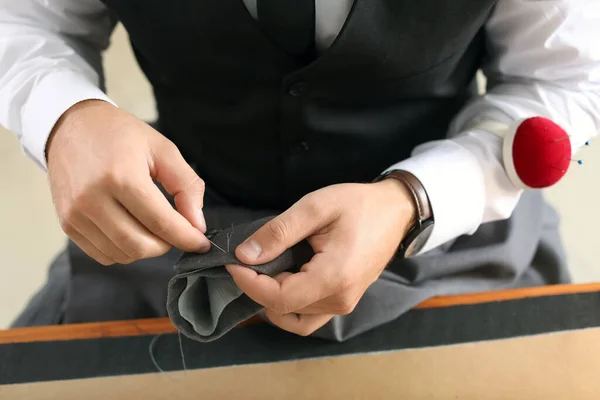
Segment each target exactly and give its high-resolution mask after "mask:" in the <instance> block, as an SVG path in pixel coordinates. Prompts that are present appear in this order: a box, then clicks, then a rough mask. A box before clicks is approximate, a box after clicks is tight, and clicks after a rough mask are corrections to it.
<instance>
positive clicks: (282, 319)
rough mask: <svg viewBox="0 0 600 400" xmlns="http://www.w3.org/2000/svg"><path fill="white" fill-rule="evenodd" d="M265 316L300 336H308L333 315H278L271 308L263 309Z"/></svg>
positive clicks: (280, 326)
mask: <svg viewBox="0 0 600 400" xmlns="http://www.w3.org/2000/svg"><path fill="white" fill-rule="evenodd" d="M265 316H266V317H267V318H268V319H269V321H271V322H272V323H273V324H275V325H276V326H278V327H279V328H281V329H283V330H285V331H288V332H291V333H295V334H297V335H300V336H308V335H311V334H312V333H314V332H315V331H316V330H317V329H319V328H321V327H322V326H323V325H325V324H326V323H328V322H329V321H331V319H332V318H333V317H334V315H329V314H321V315H297V314H286V315H279V314H277V313H276V312H273V311H271V310H265Z"/></svg>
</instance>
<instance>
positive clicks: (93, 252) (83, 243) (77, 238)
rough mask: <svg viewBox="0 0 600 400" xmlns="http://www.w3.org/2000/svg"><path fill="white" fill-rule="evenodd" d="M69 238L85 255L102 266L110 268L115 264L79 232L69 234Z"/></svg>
mask: <svg viewBox="0 0 600 400" xmlns="http://www.w3.org/2000/svg"><path fill="white" fill-rule="evenodd" d="M69 237H70V238H71V240H72V241H73V242H74V243H75V244H76V245H77V246H78V247H79V248H80V249H81V250H83V252H84V253H85V254H87V255H88V256H90V257H91V258H93V259H94V260H96V261H98V262H99V263H100V264H102V265H105V266H109V265H113V264H114V263H115V261H114V260H113V259H111V258H110V257H108V256H107V255H106V254H104V253H103V252H102V251H100V250H99V249H98V248H97V247H96V246H94V245H93V244H92V242H90V241H89V240H87V239H86V238H85V237H83V235H81V234H80V233H79V232H69Z"/></svg>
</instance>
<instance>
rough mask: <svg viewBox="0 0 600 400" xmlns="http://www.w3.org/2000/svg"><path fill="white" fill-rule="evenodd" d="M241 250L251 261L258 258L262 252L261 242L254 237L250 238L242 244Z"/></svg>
mask: <svg viewBox="0 0 600 400" xmlns="http://www.w3.org/2000/svg"><path fill="white" fill-rule="evenodd" d="M239 250H240V252H241V253H242V254H243V255H244V256H246V258H248V260H250V261H253V260H256V259H257V258H258V256H260V253H262V249H261V247H260V244H258V242H257V241H256V240H254V239H248V240H246V241H245V242H244V243H242V244H240V247H239Z"/></svg>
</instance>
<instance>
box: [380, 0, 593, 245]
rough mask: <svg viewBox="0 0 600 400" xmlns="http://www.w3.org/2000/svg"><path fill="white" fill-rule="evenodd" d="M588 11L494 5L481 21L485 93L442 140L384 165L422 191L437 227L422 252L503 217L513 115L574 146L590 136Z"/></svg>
mask: <svg viewBox="0 0 600 400" xmlns="http://www.w3.org/2000/svg"><path fill="white" fill-rule="evenodd" d="M584 9H585V12H584ZM594 15H596V16H598V15H600V4H599V3H597V2H593V1H581V2H560V1H559V2H536V1H513V0H502V1H500V2H499V3H498V6H497V8H496V10H495V12H494V15H493V16H492V18H491V19H490V21H489V22H488V24H487V26H486V29H487V33H488V41H489V47H490V50H491V52H492V58H491V62H490V64H489V65H488V67H487V68H486V74H487V75H488V77H489V78H490V84H489V85H488V87H489V91H488V93H487V94H486V95H484V96H482V97H480V98H477V99H475V100H474V101H473V102H471V103H470V104H469V105H468V106H467V107H466V108H465V109H464V110H463V111H462V112H461V113H460V114H459V115H458V116H457V118H456V119H455V121H454V123H453V124H452V126H451V128H450V131H449V136H448V139H447V140H444V141H440V142H434V143H426V144H424V145H421V146H419V147H418V148H416V149H415V151H414V152H413V156H412V157H411V158H410V159H408V160H405V161H402V162H400V163H398V164H397V165H395V166H393V167H392V168H399V169H407V170H409V171H411V172H412V173H413V174H414V175H416V176H417V177H418V178H419V179H420V180H421V181H422V183H423V185H424V186H425V188H426V190H427V192H428V195H429V197H430V200H431V203H432V208H433V213H434V217H435V229H434V232H433V234H432V236H431V238H430V239H429V241H428V243H427V245H426V247H425V248H424V249H423V251H427V250H430V249H432V248H434V247H437V246H439V245H441V244H443V243H445V242H447V241H449V240H452V239H454V238H456V237H458V236H460V235H464V234H472V233H474V232H475V231H476V230H477V228H478V227H479V225H480V224H482V223H485V222H490V221H494V220H499V219H505V218H508V217H510V215H511V214H512V212H513V210H514V208H515V206H516V204H517V202H518V200H519V197H520V194H521V192H522V189H521V187H519V186H518V185H517V184H515V183H514V182H512V181H511V180H510V179H509V177H508V175H507V173H506V170H505V168H504V162H503V158H502V145H503V140H504V137H505V136H506V135H508V134H510V129H511V126H514V123H515V121H518V120H521V119H524V118H527V117H531V116H544V117H547V118H550V119H552V120H553V121H555V122H556V123H558V124H559V125H561V126H562V127H563V128H564V129H565V130H567V132H568V133H569V134H570V140H571V142H572V145H573V146H572V147H573V149H574V151H576V150H577V149H578V148H579V147H581V146H582V145H583V144H584V143H585V142H586V141H587V140H588V139H589V138H591V137H592V136H595V135H596V134H597V132H598V129H599V128H600V51H599V48H598V44H597V42H596V41H595V42H593V43H592V41H591V37H592V36H593V35H592V33H594V31H598V27H597V26H596V23H595V22H594V21H595V20H596V19H595V17H594ZM594 46H595V47H594ZM486 122H492V123H493V124H485V123H486ZM482 123H484V124H482Z"/></svg>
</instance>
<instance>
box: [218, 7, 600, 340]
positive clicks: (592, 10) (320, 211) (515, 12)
mask: <svg viewBox="0 0 600 400" xmlns="http://www.w3.org/2000/svg"><path fill="white" fill-rule="evenodd" d="M599 14H600V2H598V1H597V0H581V1H570V0H564V1H562V0H537V1H536V0H500V2H499V3H498V5H497V7H496V9H495V11H494V14H493V16H492V17H491V19H490V20H489V22H488V23H487V26H486V28H487V31H488V36H489V44H490V47H491V53H492V59H491V63H490V65H489V66H488V68H487V73H488V76H489V77H490V78H492V81H493V82H494V83H493V84H492V85H491V90H490V92H489V93H488V94H487V95H485V96H483V97H481V98H478V99H476V100H475V101H473V102H472V103H471V104H470V105H469V106H468V107H466V108H465V109H464V110H463V111H462V112H461V113H460V115H458V116H457V118H456V120H455V122H454V124H453V125H452V128H451V130H450V134H449V138H448V139H447V140H443V141H439V142H433V143H426V144H424V145H422V146H419V147H418V148H417V149H416V150H415V151H414V154H413V156H412V157H410V158H409V159H407V160H405V161H402V162H400V163H398V164H396V165H395V166H393V167H391V168H393V169H405V170H408V171H410V172H412V173H413V174H414V175H416V176H417V177H418V178H419V179H420V181H421V183H422V184H423V186H424V187H425V189H426V190H427V192H428V196H429V197H430V200H431V205H432V208H433V213H434V214H435V219H436V228H435V230H434V232H433V235H432V236H431V237H430V239H429V241H428V243H427V245H426V247H425V248H424V249H423V250H422V252H425V251H427V250H428V249H432V248H434V247H436V246H439V245H441V244H442V243H444V242H446V241H449V240H451V239H453V238H455V237H458V236H459V235H463V234H471V233H474V232H475V230H476V229H477V228H478V227H479V225H480V224H481V223H483V222H488V221H493V220H498V219H502V218H508V217H509V216H510V215H511V213H512V211H513V209H514V207H515V205H516V203H517V201H518V199H519V196H520V194H521V191H520V189H519V188H518V187H517V186H516V185H515V184H513V183H512V182H511V181H510V179H509V178H508V175H507V174H506V172H505V170H504V166H503V161H502V140H503V138H502V135H505V134H506V133H507V132H508V129H509V128H508V127H509V126H510V125H511V123H512V122H513V121H515V120H518V119H521V118H523V117H527V116H535V115H541V116H546V117H549V118H551V119H553V120H554V121H556V122H557V123H559V124H561V125H562V126H563V127H565V128H566V129H567V130H568V131H569V132H570V133H571V134H572V135H573V136H572V138H571V140H572V142H573V144H574V146H573V147H575V148H577V147H578V146H580V145H581V144H583V143H584V142H585V141H586V140H587V138H588V137H590V136H594V135H595V133H596V132H597V130H598V127H599V126H600V115H599V114H598V113H599V110H600V98H599V97H600V45H598V44H595V45H594V44H593V42H592V36H593V33H600V28H598V27H596V24H597V21H595V20H598V15H599ZM593 39H594V41H595V38H593ZM595 43H598V42H597V41H595ZM594 46H595V47H594ZM485 121H489V122H488V123H487V124H485V125H483V124H482V122H485ZM483 126H486V127H493V129H495V130H496V131H494V132H492V131H491V130H490V131H485V130H483V129H482V128H481V127H483ZM473 127H475V128H473ZM488 129H491V128H488ZM406 189H407V188H406V187H405V186H404V185H402V184H399V183H398V182H394V180H389V179H388V180H383V181H381V182H378V183H375V184H367V185H359V184H342V185H334V186H329V187H326V188H323V189H321V190H318V191H316V192H313V193H311V194H309V195H307V196H305V197H304V198H303V199H301V200H300V201H298V202H297V203H296V204H294V206H292V207H291V208H290V209H288V210H286V211H285V212H284V213H283V214H281V215H279V216H278V217H276V218H274V219H273V220H271V221H269V223H267V224H266V225H265V227H263V228H261V229H259V230H258V231H257V232H256V233H255V234H253V235H252V236H251V237H250V238H249V239H248V240H247V241H246V242H244V243H242V244H241V245H240V246H239V247H238V248H237V249H236V255H237V256H238V259H239V260H241V261H242V262H244V263H246V264H261V263H264V262H268V261H270V260H272V259H274V258H275V257H276V256H278V255H279V254H281V253H282V252H283V251H284V250H285V249H287V248H290V247H291V246H292V245H294V244H295V243H298V242H299V241H300V240H302V239H304V238H308V242H309V243H310V245H311V246H312V248H313V250H314V251H315V253H316V255H315V256H314V257H313V258H312V259H311V261H310V262H308V263H307V264H305V265H304V266H302V268H301V269H300V272H299V273H296V274H290V273H283V274H280V275H278V276H276V277H274V278H270V277H268V276H266V275H258V274H257V273H256V272H254V271H253V270H252V269H250V268H244V267H240V266H235V265H231V266H228V267H227V268H228V270H229V272H230V273H231V274H232V276H233V278H234V280H235V282H236V283H237V285H238V286H239V287H240V288H241V289H242V290H243V291H244V292H245V293H246V294H247V295H248V296H249V297H251V298H252V299H253V300H255V301H256V302H257V303H259V304H262V305H263V306H264V307H265V315H266V316H267V318H269V319H270V320H271V322H273V323H274V324H275V325H277V326H279V327H280V328H282V329H285V330H288V331H290V332H295V333H298V334H302V335H308V334H311V333H312V332H314V331H315V330H317V329H318V328H320V327H321V326H323V325H324V324H326V323H327V322H328V321H329V320H331V319H332V318H333V317H334V316H336V315H343V314H348V313H350V312H352V311H353V309H354V307H355V306H356V305H357V304H358V301H359V299H360V298H361V297H362V296H363V294H364V293H365V290H366V288H368V287H369V285H371V284H372V283H373V282H374V281H375V280H376V279H378V277H379V276H380V274H381V272H382V270H383V269H384V268H385V266H386V265H387V262H388V261H389V260H390V258H391V257H392V256H393V255H394V253H395V251H396V249H397V246H398V243H399V241H400V239H401V238H402V237H404V235H405V234H406V229H407V227H410V226H411V225H412V224H413V221H414V218H415V207H414V205H413V202H412V196H411V195H410V193H408V191H407V190H406Z"/></svg>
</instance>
